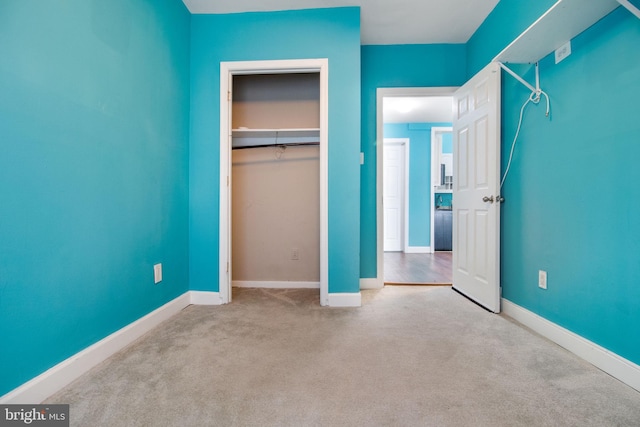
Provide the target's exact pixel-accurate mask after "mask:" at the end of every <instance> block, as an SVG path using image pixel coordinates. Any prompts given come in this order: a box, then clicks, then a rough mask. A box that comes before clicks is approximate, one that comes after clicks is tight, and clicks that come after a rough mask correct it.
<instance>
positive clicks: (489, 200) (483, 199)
mask: <svg viewBox="0 0 640 427" xmlns="http://www.w3.org/2000/svg"><path fill="white" fill-rule="evenodd" d="M482 201H483V202H489V203H493V196H490V197H487V196H484V197H483V198H482Z"/></svg>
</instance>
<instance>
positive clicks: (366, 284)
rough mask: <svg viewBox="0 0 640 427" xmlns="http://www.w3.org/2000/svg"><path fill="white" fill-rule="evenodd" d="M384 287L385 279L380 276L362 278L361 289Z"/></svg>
mask: <svg viewBox="0 0 640 427" xmlns="http://www.w3.org/2000/svg"><path fill="white" fill-rule="evenodd" d="M382 288H384V280H381V279H379V278H377V277H376V278H374V279H360V289H361V290H362V289H382Z"/></svg>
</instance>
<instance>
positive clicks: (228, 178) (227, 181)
mask: <svg viewBox="0 0 640 427" xmlns="http://www.w3.org/2000/svg"><path fill="white" fill-rule="evenodd" d="M228 186H229V175H227V187H228Z"/></svg>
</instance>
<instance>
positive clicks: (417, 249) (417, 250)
mask: <svg viewBox="0 0 640 427" xmlns="http://www.w3.org/2000/svg"><path fill="white" fill-rule="evenodd" d="M404 252H405V253H407V254H431V253H433V251H432V250H431V246H408V247H407V249H406V250H405V251H404Z"/></svg>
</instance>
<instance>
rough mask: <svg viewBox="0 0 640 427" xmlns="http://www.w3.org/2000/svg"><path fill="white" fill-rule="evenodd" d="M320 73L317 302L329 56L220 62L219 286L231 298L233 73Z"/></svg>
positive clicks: (325, 275)
mask: <svg viewBox="0 0 640 427" xmlns="http://www.w3.org/2000/svg"><path fill="white" fill-rule="evenodd" d="M303 72H318V73H320V305H328V299H329V261H328V260H329V237H328V236H329V235H328V229H329V227H328V224H329V214H328V205H329V203H328V199H329V196H328V175H329V172H328V170H329V169H328V157H329V140H328V135H329V132H328V130H329V121H328V114H329V60H328V59H326V58H322V59H299V60H298V59H294V60H274V61H238V62H221V63H220V211H219V213H220V224H219V225H220V227H219V230H220V241H219V244H220V249H219V250H220V253H219V258H218V261H219V266H218V268H219V289H220V299H221V302H222V303H223V304H226V303H229V302H231V270H232V269H231V261H232V260H231V95H232V92H231V89H232V82H233V76H234V75H242V74H286V73H303Z"/></svg>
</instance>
